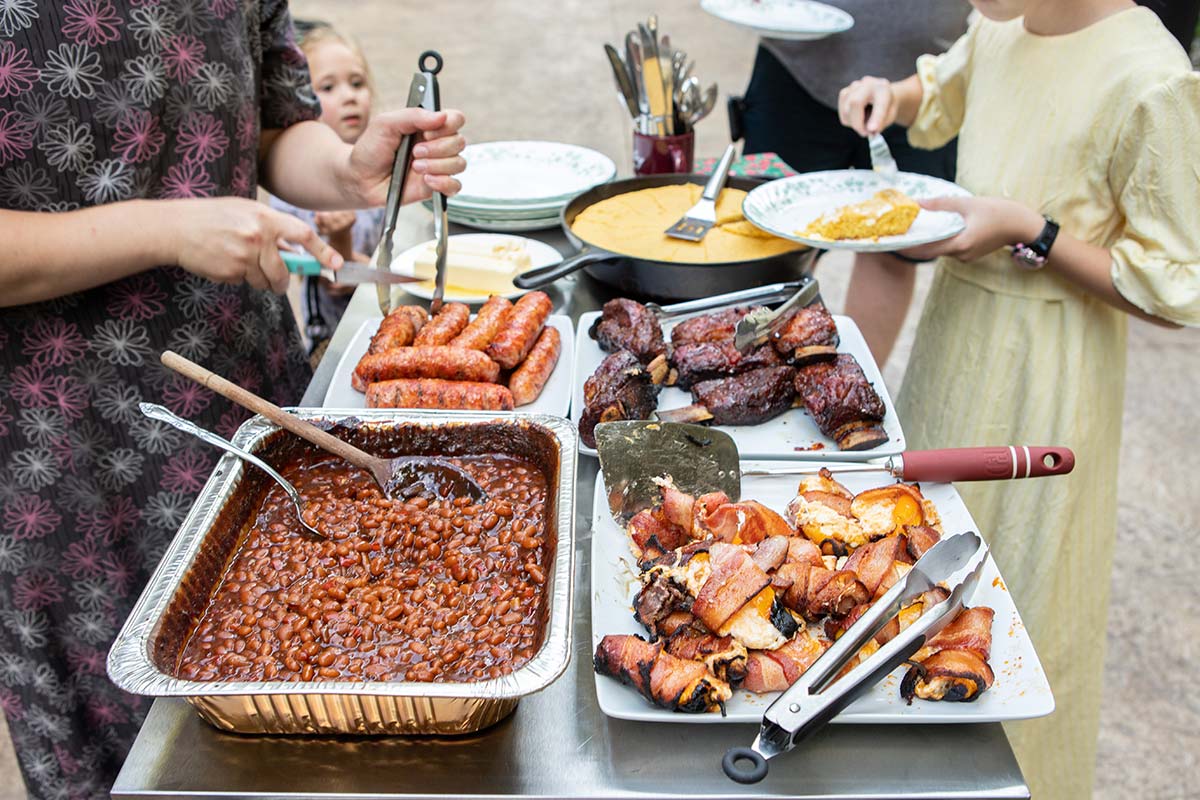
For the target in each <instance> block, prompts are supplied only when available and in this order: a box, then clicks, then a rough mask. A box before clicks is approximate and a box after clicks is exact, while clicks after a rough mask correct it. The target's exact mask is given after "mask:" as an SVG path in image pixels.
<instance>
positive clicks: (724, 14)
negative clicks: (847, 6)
mask: <svg viewBox="0 0 1200 800" xmlns="http://www.w3.org/2000/svg"><path fill="white" fill-rule="evenodd" d="M700 8H701V9H703V10H704V11H707V12H708V13H709V14H712V15H713V16H714V17H716V18H717V19H723V20H725V21H726V22H732V23H733V24H734V25H741V26H742V27H745V28H750V29H751V30H753V31H755V32H756V33H758V34H759V35H761V36H766V37H768V38H771V39H790V40H792V41H801V42H802V41H811V40H813V39H823V38H825V37H826V36H829V35H831V34H835V33H842V32H843V31H848V30H850V29H851V28H853V27H854V17H852V16H850V15H849V14H847V13H846V12H845V11H843V10H842V9H840V8H834V7H833V6H828V5H825V4H824V3H814V2H811V0H701V2H700Z"/></svg>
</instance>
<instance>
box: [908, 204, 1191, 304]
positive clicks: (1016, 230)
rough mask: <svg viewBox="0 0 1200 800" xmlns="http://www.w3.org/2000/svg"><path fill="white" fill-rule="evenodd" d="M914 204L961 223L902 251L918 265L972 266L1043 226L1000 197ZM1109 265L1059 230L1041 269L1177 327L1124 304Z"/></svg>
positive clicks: (1101, 254)
mask: <svg viewBox="0 0 1200 800" xmlns="http://www.w3.org/2000/svg"><path fill="white" fill-rule="evenodd" d="M918 202H919V203H920V204H921V207H922V208H927V209H929V210H931V211H953V212H955V213H958V214H961V215H962V216H963V219H964V220H965V221H966V228H965V229H964V230H963V232H962V233H960V234H958V235H957V236H954V237H953V238H950V239H946V240H945V241H941V242H934V243H933V244H929V245H925V246H923V247H917V248H913V249H912V250H906V251H904V255H906V256H909V257H912V258H919V259H922V260H924V259H931V258H937V257H939V256H950V257H951V258H956V259H958V260H959V261H975V260H976V259H979V258H983V257H984V256H986V255H988V254H989V253H992V252H994V251H996V250H999V249H1000V248H1002V247H1012V246H1013V245H1015V244H1018V243H1021V242H1032V241H1034V240H1035V239H1037V237H1038V235H1039V234H1041V232H1042V227H1043V226H1044V225H1045V224H1046V221H1045V219H1044V218H1043V217H1042V215H1041V214H1039V213H1038V212H1036V211H1034V210H1033V209H1031V208H1029V207H1027V206H1024V205H1022V204H1021V203H1018V202H1017V201H1015V200H1008V199H1005V198H1002V197H936V198H932V199H929V200H919V201H918ZM1112 263H1113V256H1112V252H1111V251H1109V250H1108V249H1107V248H1104V247H1099V246H1097V245H1094V244H1089V243H1088V242H1085V241H1083V240H1081V239H1076V238H1075V237H1074V236H1071V235H1070V234H1069V233H1067V232H1066V231H1060V232H1059V234H1058V237H1057V238H1056V239H1055V241H1054V246H1053V248H1051V250H1050V258H1049V259H1048V260H1047V261H1046V266H1045V270H1046V271H1047V272H1054V273H1057V274H1058V275H1060V276H1062V277H1063V278H1066V279H1067V280H1068V281H1070V282H1071V283H1073V284H1075V285H1076V286H1078V287H1079V288H1080V289H1083V290H1084V291H1085V292H1088V293H1089V294H1092V295H1095V296H1096V297H1098V298H1100V299H1101V300H1103V301H1104V302H1106V303H1108V304H1109V305H1110V306H1112V307H1113V308H1116V309H1118V310H1120V311H1124V312H1125V313H1126V314H1132V315H1133V316H1135V317H1138V318H1140V319H1144V320H1146V321H1148V322H1153V323H1154V324H1156V325H1161V326H1163V327H1168V328H1177V327H1179V326H1178V325H1176V324H1174V323H1172V322H1169V321H1167V320H1164V319H1162V318H1160V317H1156V316H1154V315H1152V314H1147V313H1146V312H1144V311H1142V310H1141V309H1140V308H1138V307H1137V306H1135V305H1134V304H1133V303H1130V302H1129V301H1128V300H1126V299H1125V297H1124V296H1123V295H1122V294H1121V293H1120V292H1118V291H1117V289H1116V287H1115V286H1113V282H1112V277H1111V275H1112ZM1013 269H1017V267H1016V266H1014V267H1013Z"/></svg>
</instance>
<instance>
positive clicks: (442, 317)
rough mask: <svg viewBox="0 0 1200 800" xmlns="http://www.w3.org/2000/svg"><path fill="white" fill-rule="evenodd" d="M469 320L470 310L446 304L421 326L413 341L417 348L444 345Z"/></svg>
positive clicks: (456, 334)
mask: <svg viewBox="0 0 1200 800" xmlns="http://www.w3.org/2000/svg"><path fill="white" fill-rule="evenodd" d="M470 318H471V309H469V308H467V307H466V306H465V305H463V304H462V303H447V304H446V305H445V306H443V307H442V310H441V311H439V312H438V314H437V316H436V317H434V318H433V319H431V320H429V322H426V323H425V324H424V325H423V326H421V331H420V333H418V334H417V338H416V339H414V340H413V344H415V345H417V346H418V347H427V346H434V345H441V344H446V343H447V342H449V341H450V340H451V339H453V338H454V337H455V336H458V335H459V334H460V333H462V329H463V328H465V327H467V320H469V319H470Z"/></svg>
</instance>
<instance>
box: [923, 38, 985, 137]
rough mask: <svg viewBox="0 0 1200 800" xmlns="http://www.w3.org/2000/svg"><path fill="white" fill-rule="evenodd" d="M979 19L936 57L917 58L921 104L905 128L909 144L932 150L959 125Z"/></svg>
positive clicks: (956, 133) (964, 106)
mask: <svg viewBox="0 0 1200 800" xmlns="http://www.w3.org/2000/svg"><path fill="white" fill-rule="evenodd" d="M979 25H980V22H979V21H978V20H976V21H975V22H973V23H972V24H971V27H969V28H968V29H967V32H966V33H964V34H963V35H962V36H960V37H959V39H958V41H957V42H955V43H954V44H953V45H951V47H950V49H949V50H947V51H946V52H944V53H942V54H941V55H940V56H934V55H924V56H921V57H920V58H918V59H917V77H918V78H919V79H920V81H921V89H922V91H923V94H922V95H921V107H920V108H919V109H918V110H917V117H916V119H915V120H913V124H912V125H910V126H909V128H908V141H909V143H910V144H911V145H912V146H913V147H921V148H924V149H926V150H932V149H934V148H936V147H941V146H942V145H944V144H946V143H947V142H949V141H950V140H951V139H953V138H954V137H955V136H957V135H958V129H959V128H961V127H962V121H963V112H964V111H965V109H966V105H967V102H966V101H967V81H968V79H969V75H970V71H971V58H972V55H973V51H974V49H975V40H976V38H977V31H978V29H979Z"/></svg>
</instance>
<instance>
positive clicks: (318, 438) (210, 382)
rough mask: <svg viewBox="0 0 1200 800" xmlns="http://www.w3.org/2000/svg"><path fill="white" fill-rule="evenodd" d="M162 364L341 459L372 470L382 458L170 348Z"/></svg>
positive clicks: (164, 353)
mask: <svg viewBox="0 0 1200 800" xmlns="http://www.w3.org/2000/svg"><path fill="white" fill-rule="evenodd" d="M162 363H163V364H165V365H166V366H168V367H170V368H171V369H173V370H175V371H176V372H178V373H179V374H180V375H183V376H184V377H187V378H191V379H192V380H194V381H195V382H196V383H198V384H200V385H201V386H205V387H207V388H209V389H212V390H213V391H214V392H216V393H217V394H219V395H221V396H222V397H224V398H227V399H229V400H232V401H233V402H235V403H237V404H238V405H239V406H241V407H242V408H245V409H249V410H250V411H253V412H255V413H256V414H262V415H263V416H264V417H266V418H267V419H269V420H271V422H274V423H275V424H276V425H278V426H279V427H281V428H283V429H284V430H288V431H291V432H292V433H294V434H296V435H297V436H299V437H300V438H301V439H304V440H306V441H309V442H312V443H313V444H315V445H316V446H317V447H320V448H321V449H322V450H328V451H329V452H331V453H333V454H335V455H339V456H341V457H342V458H344V459H346V460H347V461H349V462H350V463H351V464H354V465H355V466H357V467H362V468H363V469H368V470H369V469H372V468H373V467H374V466H375V464H377V463H378V461H379V459H377V458H376V457H375V456H373V455H371V454H370V453H365V452H363V451H362V450H359V449H358V448H357V447H355V446H354V445H352V444H350V443H349V442H346V441H343V440H341V439H339V438H337V437H336V436H332V435H330V434H328V433H326V432H325V431H323V430H321V429H320V428H318V427H317V426H316V425H313V424H311V423H309V422H305V421H304V420H302V419H300V418H299V417H297V416H296V415H295V414H289V413H288V412H286V411H284V410H283V409H282V408H280V407H279V406H277V405H275V404H274V403H272V402H269V401H267V400H264V399H263V398H261V397H259V396H258V395H256V394H255V393H254V392H251V391H248V390H246V389H243V388H242V387H241V386H238V385H237V384H236V383H231V382H230V381H227V380H225V379H224V378H222V377H221V376H220V375H217V374H216V373H214V372H211V371H210V370H207V369H205V368H204V367H202V366H200V365H199V364H197V363H196V362H194V361H189V360H188V359H186V358H184V357H183V356H181V355H179V354H178V353H176V352H173V351H171V350H164V351H163V354H162Z"/></svg>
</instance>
